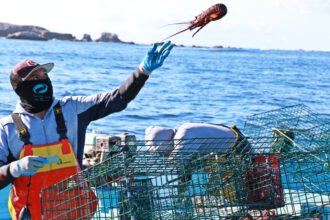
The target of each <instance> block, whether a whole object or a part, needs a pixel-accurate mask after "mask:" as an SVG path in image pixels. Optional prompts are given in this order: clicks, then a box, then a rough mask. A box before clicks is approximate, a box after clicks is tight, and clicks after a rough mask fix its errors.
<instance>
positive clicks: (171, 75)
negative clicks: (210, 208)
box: [0, 39, 330, 218]
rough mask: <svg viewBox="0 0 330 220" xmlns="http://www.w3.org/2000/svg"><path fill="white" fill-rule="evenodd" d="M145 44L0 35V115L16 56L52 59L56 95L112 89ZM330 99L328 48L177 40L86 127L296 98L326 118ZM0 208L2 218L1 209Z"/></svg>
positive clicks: (245, 110) (134, 127) (126, 125)
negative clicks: (135, 87) (218, 45)
mask: <svg viewBox="0 0 330 220" xmlns="http://www.w3.org/2000/svg"><path fill="white" fill-rule="evenodd" d="M174 43H175V42H174ZM149 47H150V45H126V44H115V43H83V42H64V41H48V42H39V41H26V40H7V39H0V74H1V77H0V100H1V101H0V117H4V116H6V115H8V114H10V113H11V112H12V110H13V109H14V108H15V105H16V103H17V102H18V97H17V96H16V94H15V93H14V92H13V90H12V87H11V85H10V82H9V73H10V71H11V69H12V67H13V66H14V65H15V64H16V63H17V62H19V61H21V60H22V59H26V58H29V59H32V60H35V61H37V62H39V63H46V62H54V63H55V68H54V70H53V71H52V72H51V73H50V78H51V79H52V82H53V86H54V95H55V96H56V97H58V98H60V97H63V96H74V95H91V94H95V93H101V92H106V91H111V90H113V89H115V88H116V87H118V86H119V85H120V84H121V83H122V82H124V81H125V80H126V78H127V77H129V75H130V74H131V73H132V72H133V71H134V70H135V69H136V68H137V67H138V65H139V64H140V62H141V61H142V60H143V58H144V56H145V53H146V51H147V50H148V49H149ZM329 100H330V52H322V51H285V50H259V49H213V48H192V47H175V48H174V49H173V50H172V52H171V54H170V56H169V57H168V58H167V60H166V61H165V63H164V65H163V66H162V67H161V68H159V69H157V70H156V71H154V72H153V73H152V74H151V76H150V78H149V80H148V81H147V82H146V84H145V86H144V88H143V89H142V90H141V92H140V94H139V95H138V96H137V97H136V99H135V100H133V101H132V102H131V103H130V104H129V105H128V107H127V109H125V110H124V111H122V112H120V113H115V114H113V115H110V116H108V117H106V118H104V119H101V120H98V121H96V122H93V123H91V124H90V126H89V128H88V131H89V132H91V131H92V130H97V131H98V132H103V133H106V134H113V135H114V134H120V133H122V132H129V133H131V134H135V135H136V136H137V139H143V138H144V130H145V129H146V128H147V127H148V126H151V125H155V126H165V127H172V128H174V127H177V126H179V125H180V124H182V123H185V122H209V123H221V124H226V125H232V124H236V125H237V126H238V127H241V126H243V124H244V120H245V117H246V116H249V115H251V114H256V113H260V112H264V111H268V110H273V109H276V108H280V107H285V106H288V105H294V104H300V103H304V104H306V105H307V106H309V107H310V108H311V109H312V110H313V111H315V112H318V113H321V114H323V115H325V116H327V117H329V116H330V108H329V106H330V105H329V104H330V101H329ZM1 197H3V196H2V195H1ZM1 200H2V201H4V200H6V198H1ZM2 207H6V205H4V206H2ZM1 212H4V210H3V209H1V208H0V218H1V216H5V214H4V215H2V214H1Z"/></svg>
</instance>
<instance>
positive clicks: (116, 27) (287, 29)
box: [0, 0, 330, 51]
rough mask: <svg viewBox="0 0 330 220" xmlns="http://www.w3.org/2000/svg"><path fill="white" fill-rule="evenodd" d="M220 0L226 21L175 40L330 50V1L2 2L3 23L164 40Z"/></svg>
mask: <svg viewBox="0 0 330 220" xmlns="http://www.w3.org/2000/svg"><path fill="white" fill-rule="evenodd" d="M216 3H223V4H225V5H226V6H227V9H228V13H227V15H226V16H225V17H223V18H222V19H221V20H218V21H214V22H211V23H209V24H208V25H207V26H206V27H204V29H202V30H201V31H200V32H199V33H198V34H197V35H196V36H195V37H194V38H192V34H193V32H192V31H187V32H184V33H182V34H180V35H177V36H175V37H173V38H171V40H172V42H173V43H175V44H184V45H198V46H215V45H222V46H224V47H238V48H259V49H288V50H292V49H293V50H294V49H302V50H327V51H328V50H330V0H250V1H247V0H221V1H215V0H162V1H161V0H88V1H87V0H56V1H48V0H30V1H23V0H1V6H0V22H5V23H12V24H24V25H36V26H41V27H44V28H46V29H48V30H49V31H54V32H60V33H71V34H73V35H74V36H75V37H76V38H78V39H81V38H82V36H83V35H84V34H85V33H86V34H90V35H91V37H92V39H94V40H95V39H97V38H99V37H100V35H101V33H102V32H110V33H115V34H118V36H119V38H120V39H121V40H123V41H133V42H135V43H140V44H150V43H154V42H160V41H161V40H163V39H164V38H166V37H167V36H169V35H171V34H173V33H175V32H176V31H178V30H179V29H180V27H181V26H180V25H168V24H171V23H176V22H185V21H190V20H193V19H194V18H195V16H197V15H198V14H200V13H201V12H203V11H204V10H206V9H207V8H209V7H211V6H212V5H214V4H216Z"/></svg>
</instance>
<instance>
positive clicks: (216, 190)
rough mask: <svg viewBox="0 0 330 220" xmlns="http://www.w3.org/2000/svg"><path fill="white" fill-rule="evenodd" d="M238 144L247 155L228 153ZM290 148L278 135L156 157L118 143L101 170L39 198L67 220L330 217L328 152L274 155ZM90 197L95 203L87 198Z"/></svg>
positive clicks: (51, 213)
mask: <svg viewBox="0 0 330 220" xmlns="http://www.w3.org/2000/svg"><path fill="white" fill-rule="evenodd" d="M271 127H273V126H271ZM304 132H305V131H304ZM234 142H236V143H235V145H236V148H237V149H244V150H242V151H241V152H244V153H241V152H230V151H228V149H229V148H228V146H230V145H232V144H233V143H234ZM164 143H165V142H164ZM290 143H291V142H288V143H286V142H283V140H282V139H279V138H277V137H275V136H273V135H271V136H270V137H266V136H265V137H260V138H256V137H254V138H243V139H240V140H233V139H225V138H216V139H187V140H176V141H174V142H172V143H170V144H169V145H171V146H168V147H169V148H176V147H178V145H180V149H181V151H172V152H167V151H166V147H165V148H162V149H165V150H164V152H160V151H159V152H157V151H156V152H153V153H151V152H150V151H148V150H147V149H149V148H150V147H151V144H154V142H149V141H143V142H140V141H137V142H135V146H134V150H131V149H133V148H130V147H128V146H125V145H118V146H116V149H120V148H121V149H122V150H121V151H118V152H117V153H113V152H108V153H105V155H104V156H103V158H104V159H103V160H102V161H101V162H100V163H99V164H97V165H95V166H92V167H90V168H88V169H85V170H83V171H82V172H80V173H78V174H76V175H74V176H72V177H70V178H68V179H65V180H63V181H61V182H59V183H57V184H55V185H53V186H52V187H49V188H47V189H45V190H43V191H42V192H41V198H45V197H44V196H42V195H43V194H47V195H53V197H47V198H45V199H41V203H42V215H43V217H44V219H68V216H70V215H71V214H70V213H73V212H74V213H76V216H77V219H91V218H92V219H120V220H121V219H166V220H167V219H226V218H227V219H238V218H239V217H242V218H243V217H246V218H248V219H256V218H258V217H266V216H267V217H269V218H272V217H274V218H275V217H279V218H285V219H290V218H292V219H297V218H309V217H310V218H312V217H315V218H316V217H324V218H326V217H329V215H330V208H329V202H330V201H329V197H330V196H329V195H330V193H329V191H330V187H329V186H330V174H329V158H328V153H329V151H328V150H325V149H324V148H322V149H321V148H318V149H314V150H313V151H309V152H304V151H297V152H291V151H286V150H273V149H274V145H275V146H276V149H282V148H283V146H282V145H283V144H290ZM167 144H168V142H167ZM190 149H192V150H190ZM196 149H208V150H207V151H202V150H199V151H198V150H196ZM278 151H281V152H278ZM82 187H83V188H82ZM91 191H92V192H94V194H95V195H96V196H97V199H96V198H94V197H90V196H89V195H90V193H91ZM81 193H84V194H85V195H84V196H81V195H79V194H81ZM82 198H84V200H85V201H84V202H82V201H80V200H81V199H82ZM72 203H75V204H76V205H75V206H74V207H75V208H74V209H70V204H72ZM96 203H97V207H91V206H93V205H94V204H96ZM79 204H82V205H81V206H79ZM95 209H96V212H95V213H94V212H93V213H89V211H90V210H95ZM91 215H93V217H91Z"/></svg>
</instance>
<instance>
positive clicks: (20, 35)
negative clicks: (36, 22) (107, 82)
mask: <svg viewBox="0 0 330 220" xmlns="http://www.w3.org/2000/svg"><path fill="white" fill-rule="evenodd" d="M0 37H3V38H7V39H22V40H40V41H47V40H65V41H82V42H93V41H94V42H113V43H127V44H134V42H125V41H121V40H120V39H119V37H118V35H117V34H112V33H108V32H104V33H101V36H100V38H98V39H96V40H92V38H91V36H90V35H89V34H84V36H83V38H82V39H81V40H79V39H77V38H76V37H75V36H73V35H72V34H66V33H57V32H51V31H49V30H47V29H45V28H43V27H39V26H32V25H16V24H9V23H0Z"/></svg>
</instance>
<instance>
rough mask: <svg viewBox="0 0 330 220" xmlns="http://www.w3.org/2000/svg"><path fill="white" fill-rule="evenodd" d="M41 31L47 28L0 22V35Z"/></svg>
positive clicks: (38, 32)
mask: <svg viewBox="0 0 330 220" xmlns="http://www.w3.org/2000/svg"><path fill="white" fill-rule="evenodd" d="M43 31H48V30H47V29H45V28H42V27H38V26H31V25H15V24H9V23H0V37H7V36H8V35H10V34H15V33H17V32H30V33H37V34H40V33H41V32H43Z"/></svg>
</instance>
